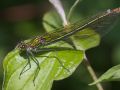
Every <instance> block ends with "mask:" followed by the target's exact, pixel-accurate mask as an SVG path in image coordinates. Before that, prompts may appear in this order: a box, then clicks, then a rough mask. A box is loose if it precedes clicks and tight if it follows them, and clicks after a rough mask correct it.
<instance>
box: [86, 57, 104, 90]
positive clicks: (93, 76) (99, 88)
mask: <svg viewBox="0 0 120 90" xmlns="http://www.w3.org/2000/svg"><path fill="white" fill-rule="evenodd" d="M84 64H85V65H86V67H87V70H88V72H89V73H90V75H91V77H92V79H93V80H94V81H96V80H97V79H98V78H97V76H96V74H95V71H94V70H93V68H92V66H91V65H90V62H89V60H88V59H87V57H86V56H85V58H84ZM96 87H97V88H98V90H104V89H103V87H102V85H101V84H100V83H97V84H96Z"/></svg>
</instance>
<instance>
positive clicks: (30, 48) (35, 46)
mask: <svg viewBox="0 0 120 90" xmlns="http://www.w3.org/2000/svg"><path fill="white" fill-rule="evenodd" d="M119 15H120V8H116V9H113V10H110V9H109V10H107V11H104V12H101V13H99V14H96V15H95V16H93V17H91V18H87V19H85V20H84V21H82V22H81V21H79V22H76V23H73V24H69V25H67V26H65V27H62V28H59V29H58V30H56V31H54V32H49V33H45V34H43V35H41V36H37V37H35V38H32V39H30V40H28V41H27V42H26V41H22V42H21V43H19V44H18V45H17V48H19V49H20V50H21V52H22V51H25V52H26V55H27V57H28V63H27V64H26V65H25V67H24V68H23V70H22V71H21V73H20V75H22V74H23V73H24V72H26V71H27V70H29V69H30V68H31V64H30V59H32V60H33V61H34V62H35V63H36V65H37V67H38V69H40V66H39V62H38V60H37V59H36V57H35V56H34V53H36V52H37V53H38V52H42V51H50V50H53V51H55V49H53V48H52V49H48V48H47V49H45V48H44V46H48V45H51V44H54V43H56V42H58V41H62V40H64V39H66V38H69V37H70V36H72V35H74V34H75V33H77V32H80V31H82V30H84V29H86V28H91V29H93V30H95V31H96V32H97V33H99V34H104V33H105V32H106V29H107V28H108V27H110V26H112V25H113V23H115V21H116V20H117V19H118V16H119ZM45 57H47V56H45ZM48 58H56V59H57V60H58V61H59V63H60V65H61V66H62V67H63V68H64V69H66V70H67V71H69V69H67V68H66V67H64V65H63V64H62V62H61V61H60V60H59V59H58V58H57V57H48ZM27 65H29V68H28V69H27V70H25V68H26V66H27Z"/></svg>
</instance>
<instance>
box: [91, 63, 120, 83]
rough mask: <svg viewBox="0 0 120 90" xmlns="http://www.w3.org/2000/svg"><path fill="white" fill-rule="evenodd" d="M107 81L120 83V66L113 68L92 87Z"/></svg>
mask: <svg viewBox="0 0 120 90" xmlns="http://www.w3.org/2000/svg"><path fill="white" fill-rule="evenodd" d="M106 81H120V65H117V66H114V67H112V68H111V69H109V70H108V71H107V72H106V73H104V74H103V75H102V76H101V77H100V78H99V79H98V80H97V81H95V82H93V83H91V84H90V85H94V84H97V83H99V82H106Z"/></svg>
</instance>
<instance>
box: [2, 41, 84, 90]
mask: <svg viewBox="0 0 120 90" xmlns="http://www.w3.org/2000/svg"><path fill="white" fill-rule="evenodd" d="M54 45H56V46H57V45H58V46H60V44H58V43H56V44H54ZM62 45H63V44H62ZM64 46H66V47H69V46H68V45H64ZM51 47H52V46H51ZM41 56H49V57H50V56H56V57H57V58H59V60H61V62H62V63H63V65H64V67H65V68H67V69H69V70H70V72H68V71H67V70H66V69H64V68H63V67H62V66H61V64H60V63H59V62H58V60H57V59H56V58H46V57H41ZM83 57H84V52H83V51H80V50H77V51H76V50H72V49H71V50H62V51H54V52H53V51H51V52H49V53H45V54H41V53H37V55H36V58H37V60H38V61H39V65H40V68H41V69H40V71H39V73H38V75H37V77H36V79H35V86H34V84H33V78H34V75H35V71H36V69H37V65H36V64H35V63H34V62H33V61H32V60H31V69H30V70H28V71H27V72H25V73H23V74H22V76H21V78H20V79H19V75H20V72H21V70H22V69H23V67H24V66H25V65H26V63H27V59H26V57H25V56H24V55H21V54H20V51H19V50H17V49H15V50H13V51H11V52H10V53H8V55H7V56H6V57H5V59H4V62H3V66H4V77H5V78H4V85H3V88H4V90H50V89H51V87H52V84H53V81H54V80H61V79H64V78H67V77H68V76H70V75H71V74H72V73H73V72H74V71H75V69H76V68H77V66H78V65H79V64H80V63H81V62H82V60H83Z"/></svg>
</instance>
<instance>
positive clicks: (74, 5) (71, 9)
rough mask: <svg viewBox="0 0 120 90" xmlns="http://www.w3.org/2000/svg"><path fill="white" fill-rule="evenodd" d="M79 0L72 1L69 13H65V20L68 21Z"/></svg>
mask: <svg viewBox="0 0 120 90" xmlns="http://www.w3.org/2000/svg"><path fill="white" fill-rule="evenodd" d="M80 1H81V0H76V1H75V3H74V4H73V5H72V7H71V8H70V11H69V13H68V15H67V20H68V21H69V19H70V17H71V15H72V13H73V11H74V9H75V7H76V6H77V5H78V3H79V2H80Z"/></svg>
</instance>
